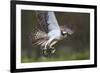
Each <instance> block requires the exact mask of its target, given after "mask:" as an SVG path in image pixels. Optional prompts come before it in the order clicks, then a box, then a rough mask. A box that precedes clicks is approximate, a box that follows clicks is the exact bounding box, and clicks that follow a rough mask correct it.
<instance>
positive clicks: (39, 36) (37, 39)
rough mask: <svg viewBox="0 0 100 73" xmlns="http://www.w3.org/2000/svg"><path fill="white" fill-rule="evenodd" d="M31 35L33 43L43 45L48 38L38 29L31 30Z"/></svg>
mask: <svg viewBox="0 0 100 73" xmlns="http://www.w3.org/2000/svg"><path fill="white" fill-rule="evenodd" d="M31 37H32V44H33V45H43V44H44V43H45V42H46V41H47V40H48V35H47V34H46V33H45V32H43V31H41V30H39V29H38V30H37V31H35V32H32V33H31Z"/></svg>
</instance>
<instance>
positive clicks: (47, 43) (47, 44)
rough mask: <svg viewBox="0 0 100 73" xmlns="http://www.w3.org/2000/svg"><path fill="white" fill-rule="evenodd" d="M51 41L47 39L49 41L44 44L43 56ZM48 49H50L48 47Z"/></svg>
mask: <svg viewBox="0 0 100 73" xmlns="http://www.w3.org/2000/svg"><path fill="white" fill-rule="evenodd" d="M52 40H53V38H51V39H49V40H48V41H47V42H46V44H45V46H44V48H43V50H44V54H45V55H46V54H47V49H48V47H49V46H50V43H51V42H52ZM49 48H50V47H49Z"/></svg>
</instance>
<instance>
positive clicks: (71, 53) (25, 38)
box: [21, 10, 90, 63]
mask: <svg viewBox="0 0 100 73" xmlns="http://www.w3.org/2000/svg"><path fill="white" fill-rule="evenodd" d="M55 15H56V18H57V20H58V23H59V25H66V24H70V25H71V26H72V27H74V30H75V32H74V34H73V35H69V36H68V37H67V38H65V39H64V40H62V41H60V42H59V43H58V44H57V45H56V46H55V47H56V49H57V51H56V53H55V54H54V55H52V56H51V57H48V58H47V57H43V56H42V55H41V51H40V47H39V46H32V43H31V38H30V33H31V32H32V30H33V29H35V27H39V23H38V21H37V18H36V13H35V11H32V10H22V11H21V62H22V63H30V62H47V61H71V60H87V59H90V14H89V13H75V12H55ZM39 28H40V27H39Z"/></svg>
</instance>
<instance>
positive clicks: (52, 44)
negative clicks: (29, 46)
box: [50, 41, 57, 53]
mask: <svg viewBox="0 0 100 73" xmlns="http://www.w3.org/2000/svg"><path fill="white" fill-rule="evenodd" d="M56 43H57V41H54V42H52V43H51V44H50V49H52V51H51V53H55V51H56V49H55V48H54V47H53V46H54V45H55V44H56Z"/></svg>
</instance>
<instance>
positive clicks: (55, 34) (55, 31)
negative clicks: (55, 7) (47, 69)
mask: <svg viewBox="0 0 100 73" xmlns="http://www.w3.org/2000/svg"><path fill="white" fill-rule="evenodd" d="M36 16H37V19H38V22H39V25H40V27H41V30H40V29H38V28H37V29H35V31H36V30H37V31H36V32H34V33H32V34H33V35H32V44H33V45H40V46H41V47H42V49H43V50H44V51H43V52H44V54H45V55H46V54H47V49H51V50H52V51H51V53H54V52H55V51H56V49H55V48H54V47H53V46H54V45H55V44H56V43H57V42H58V41H60V40H62V39H64V38H66V37H67V34H70V35H71V34H72V33H73V30H71V29H70V28H68V27H66V26H59V24H58V22H57V19H56V16H55V13H54V12H53V11H36Z"/></svg>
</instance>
